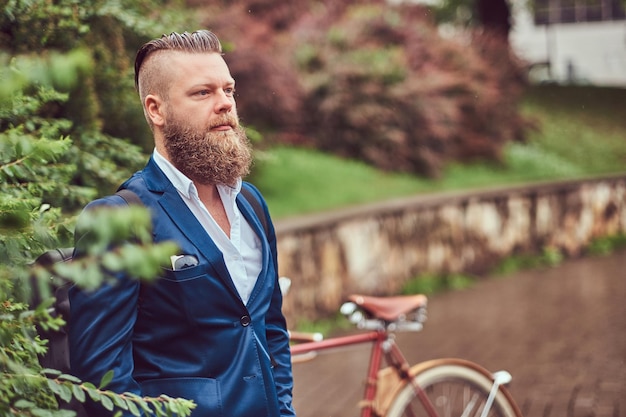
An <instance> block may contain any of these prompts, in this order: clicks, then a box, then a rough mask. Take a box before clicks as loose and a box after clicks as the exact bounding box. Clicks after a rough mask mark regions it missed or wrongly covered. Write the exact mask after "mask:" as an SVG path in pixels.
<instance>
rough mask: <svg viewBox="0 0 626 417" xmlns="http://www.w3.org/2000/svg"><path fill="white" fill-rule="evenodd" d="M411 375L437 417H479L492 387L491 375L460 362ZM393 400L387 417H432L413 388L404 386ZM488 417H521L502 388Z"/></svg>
mask: <svg viewBox="0 0 626 417" xmlns="http://www.w3.org/2000/svg"><path fill="white" fill-rule="evenodd" d="M411 375H412V378H413V380H414V381H415V382H416V383H417V384H418V385H419V386H420V387H421V388H422V390H423V391H424V392H425V394H426V395H427V396H428V398H429V399H430V401H431V403H432V404H433V406H434V407H435V410H436V411H437V415H438V416H454V417H460V416H470V415H471V416H475V415H476V416H480V415H481V412H482V407H484V404H485V402H486V400H487V398H488V396H489V392H490V390H491V387H492V385H493V380H492V377H491V374H490V373H489V371H487V370H485V369H484V368H482V367H480V366H479V365H477V364H475V363H473V362H469V361H465V360H461V359H439V360H434V361H428V362H424V363H422V364H418V365H416V366H414V367H413V368H412V369H411ZM390 398H392V399H391V401H390V402H389V407H388V408H387V412H386V414H385V416H386V417H409V416H410V417H422V416H428V415H429V414H428V412H427V411H426V409H425V408H424V406H423V403H422V401H421V400H420V399H419V398H418V397H417V396H416V393H415V390H414V387H413V384H410V383H407V382H403V383H401V384H400V385H399V386H398V387H397V388H396V390H395V393H394V394H393V395H392V396H391V397H390ZM468 411H469V412H468ZM464 412H466V413H465V414H464ZM488 416H489V417H522V415H521V412H520V410H519V408H518V407H517V405H516V404H515V402H514V401H513V398H512V397H511V395H510V393H509V392H508V390H507V389H506V388H505V387H503V386H501V387H500V389H499V390H498V393H497V395H496V397H495V400H494V402H493V406H492V407H491V409H490V412H489V414H488Z"/></svg>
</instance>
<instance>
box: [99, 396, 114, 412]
mask: <svg viewBox="0 0 626 417" xmlns="http://www.w3.org/2000/svg"><path fill="white" fill-rule="evenodd" d="M100 404H102V406H103V407H104V408H106V409H107V410H109V411H113V401H111V399H110V398H109V397H107V396H106V395H102V397H101V399H100Z"/></svg>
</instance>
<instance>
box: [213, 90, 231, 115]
mask: <svg viewBox="0 0 626 417" xmlns="http://www.w3.org/2000/svg"><path fill="white" fill-rule="evenodd" d="M232 108H233V99H232V97H229V96H228V95H226V93H225V92H224V91H220V93H219V94H218V99H217V103H216V105H215V112H216V113H226V112H228V111H230V109H232Z"/></svg>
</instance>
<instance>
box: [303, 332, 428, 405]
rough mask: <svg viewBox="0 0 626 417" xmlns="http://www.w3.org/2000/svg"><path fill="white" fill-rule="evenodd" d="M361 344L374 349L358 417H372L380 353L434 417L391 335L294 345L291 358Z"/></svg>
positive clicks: (334, 339)
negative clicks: (368, 345) (370, 345)
mask: <svg viewBox="0 0 626 417" xmlns="http://www.w3.org/2000/svg"><path fill="white" fill-rule="evenodd" d="M361 343H372V345H373V346H372V351H371V353H370V362H369V369H368V371H367V381H366V384H365V393H364V396H363V399H364V400H365V401H364V404H365V406H364V407H363V408H362V409H361V417H373V414H372V413H373V411H374V409H373V404H374V400H375V398H376V389H377V384H376V382H377V380H378V371H379V370H380V365H381V363H382V357H383V353H384V354H385V358H386V361H387V364H388V365H390V366H392V367H394V368H395V369H396V370H397V371H398V374H399V376H400V378H401V379H403V380H407V381H409V382H410V383H411V384H413V387H414V389H415V391H416V393H417V395H418V396H419V398H420V399H421V401H422V403H423V405H424V408H425V409H426V411H427V412H428V414H429V415H430V417H437V412H436V411H435V409H434V407H433V405H432V404H431V402H430V400H429V399H428V397H427V396H426V395H425V394H424V392H423V390H422V389H421V387H419V386H418V385H417V384H415V383H414V382H413V378H411V375H410V367H409V364H408V362H407V361H406V359H405V358H404V355H403V354H402V352H401V351H400V349H399V348H398V346H397V345H396V343H395V341H394V340H393V338H392V337H390V334H389V333H387V332H386V331H384V330H372V331H368V332H366V333H360V334H356V335H348V336H339V337H334V338H330V339H326V340H321V341H315V342H305V343H299V344H295V345H293V346H291V354H292V356H297V355H304V354H306V353H311V352H315V351H318V350H326V349H332V348H338V347H344V346H351V345H358V344H361Z"/></svg>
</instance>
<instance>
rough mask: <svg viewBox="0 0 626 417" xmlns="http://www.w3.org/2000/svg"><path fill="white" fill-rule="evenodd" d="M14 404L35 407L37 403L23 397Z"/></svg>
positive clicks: (21, 406) (20, 406) (22, 406)
mask: <svg viewBox="0 0 626 417" xmlns="http://www.w3.org/2000/svg"><path fill="white" fill-rule="evenodd" d="M14 405H15V407H17V408H33V407H34V406H35V403H33V402H31V401H28V400H24V399H22V400H17V401H16V402H15V404H14Z"/></svg>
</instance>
